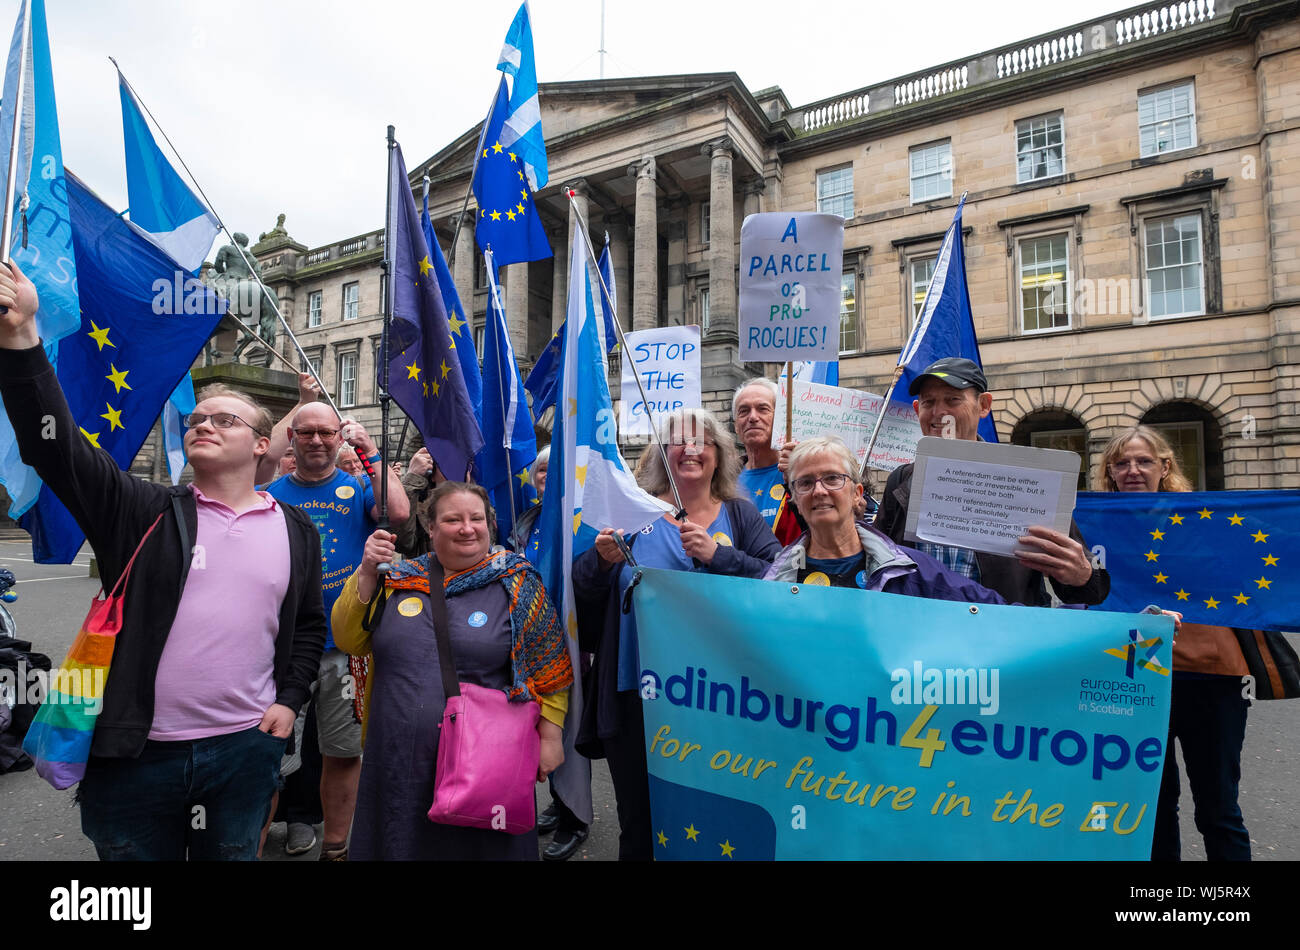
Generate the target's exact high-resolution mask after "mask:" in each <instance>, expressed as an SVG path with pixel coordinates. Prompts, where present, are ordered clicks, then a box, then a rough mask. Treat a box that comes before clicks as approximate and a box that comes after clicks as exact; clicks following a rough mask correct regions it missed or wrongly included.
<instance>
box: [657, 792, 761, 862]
mask: <svg viewBox="0 0 1300 950" xmlns="http://www.w3.org/2000/svg"><path fill="white" fill-rule="evenodd" d="M650 815H651V822H652V824H651V827H650V833H651V834H652V835H653V840H654V849H655V860H656V861H775V860H776V822H775V821H773V820H772V815H771V814H770V813H769V812H768V810H767V809H766V808H764V807H763V806H762V805H756V804H754V803H753V802H747V801H745V800H744V799H742V798H731V797H730V796H727V795H718V794H716V793H714V792H706V791H704V790H702V789H698V788H691V787H689V786H687V785H679V784H677V783H676V782H669V781H667V780H666V779H662V778H659V776H657V775H651V776H650Z"/></svg>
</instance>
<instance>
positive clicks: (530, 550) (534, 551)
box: [506, 445, 551, 564]
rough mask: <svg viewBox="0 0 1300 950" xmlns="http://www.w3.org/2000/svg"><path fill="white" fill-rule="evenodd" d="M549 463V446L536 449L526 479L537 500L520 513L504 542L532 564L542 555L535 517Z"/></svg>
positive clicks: (539, 512)
mask: <svg viewBox="0 0 1300 950" xmlns="http://www.w3.org/2000/svg"><path fill="white" fill-rule="evenodd" d="M550 465H551V447H550V446H549V445H544V446H542V447H541V448H540V449H538V451H537V458H535V459H533V464H532V466H531V467H530V468H529V469H528V479H529V481H531V482H532V483H533V490H534V491H535V492H537V502H536V503H535V504H533V505H532V506H530V507H529V508H528V510H527V511H523V512H521V513H520V515H519V519H518V520H517V521H516V522H515V527H514V530H512V531H511V532H510V540H509V542H508V543H507V544H506V547H508V548H509V549H510V550H512V551H514V552H515V553H516V554H522V555H523V556H524V557H526V558H528V560H530V561H532V562H533V563H534V564H538V563H540V562H541V557H542V532H541V530H540V527H539V525H538V520H537V517H538V515H540V514H541V513H542V492H544V491H546V470H547V469H548V468H549V467H550Z"/></svg>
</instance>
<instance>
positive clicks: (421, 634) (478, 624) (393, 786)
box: [332, 482, 573, 861]
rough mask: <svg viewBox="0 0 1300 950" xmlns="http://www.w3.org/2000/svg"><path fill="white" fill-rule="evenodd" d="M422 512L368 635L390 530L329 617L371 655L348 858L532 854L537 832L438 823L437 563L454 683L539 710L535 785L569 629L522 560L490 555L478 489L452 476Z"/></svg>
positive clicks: (550, 746)
mask: <svg viewBox="0 0 1300 950" xmlns="http://www.w3.org/2000/svg"><path fill="white" fill-rule="evenodd" d="M425 504H426V506H425V508H424V511H425V512H426V515H425V521H426V524H427V526H428V530H429V536H430V539H431V541H432V543H433V551H432V553H430V554H426V555H423V556H421V557H418V558H415V559H414V560H409V561H404V562H402V563H401V564H397V565H395V566H394V568H393V570H392V571H391V572H389V573H388V574H387V575H385V577H384V579H383V587H384V589H383V592H382V596H383V597H384V598H385V599H386V601H387V602H386V603H384V604H381V605H376V613H378V612H379V610H380V609H382V611H383V612H382V614H381V615H380V619H379V622H378V624H376V625H374V626H375V629H374V630H373V631H372V632H367V631H365V630H364V629H362V625H361V622H362V618H363V617H364V616H365V613H366V605H367V603H368V602H369V600H370V598H371V596H372V595H373V594H374V593H375V590H376V587H377V585H378V584H379V582H380V581H379V576H378V573H377V571H376V566H377V565H378V564H380V563H382V562H385V561H387V562H390V563H391V562H392V561H393V560H394V557H395V554H396V551H395V549H394V546H393V545H394V541H395V538H394V536H393V535H392V534H390V533H388V532H385V531H376V532H375V533H374V534H373V535H371V536H370V539H369V540H368V541H367V542H366V547H365V554H364V557H363V559H362V563H361V567H359V568H358V569H357V572H356V573H355V574H353V575H352V577H351V578H349V580H348V582H347V585H346V586H345V587H344V589H343V593H342V594H340V595H339V599H338V601H337V602H336V604H335V608H334V613H333V617H332V619H333V629H334V639H335V642H336V643H337V644H338V646H339V649H341V650H344V651H345V652H347V653H351V654H357V655H364V654H366V653H370V654H372V656H373V660H372V666H371V673H370V677H369V679H368V681H367V683H366V702H365V709H366V716H365V720H364V722H363V724H362V728H363V737H364V742H365V754H364V756H363V758H362V765H361V782H360V786H359V788H358V789H357V807H356V812H355V817H354V818H353V820H352V843H351V849H350V858H351V859H352V860H354V861H357V860H425V861H427V860H456V861H465V860H531V861H535V860H537V856H538V855H537V831H536V830H535V829H534V830H532V831H530V832H528V833H527V834H522V835H512V834H507V833H506V832H504V831H488V830H481V829H476V828H462V827H457V826H452V825H441V824H434V823H433V822H431V821H429V819H428V817H427V814H428V811H429V806H430V805H431V804H432V802H433V787H434V772H435V768H436V765H437V761H438V734H439V723H440V722H441V720H442V712H443V707H444V705H445V704H446V700H445V697H444V695H443V689H442V679H441V676H440V675H439V669H440V667H439V663H438V646H437V640H436V637H435V634H434V628H433V621H432V619H431V617H432V609H431V604H430V600H429V569H430V564H431V559H432V561H436V563H437V565H441V567H442V569H443V571H444V572H445V581H444V584H443V591H444V594H445V596H446V600H447V618H448V625H449V627H450V638H451V646H452V652H453V653H455V662H456V672H457V675H458V678H459V679H460V681H461V682H462V683H475V684H477V685H479V686H483V687H486V688H496V689H501V690H503V691H505V692H506V693H507V694H508V695H509V698H510V699H511V701H513V702H537V703H540V704H541V718H540V719H539V721H538V726H537V732H538V741H539V742H540V743H541V760H540V766H539V768H538V774H537V780H538V781H539V782H542V781H545V780H546V776H547V775H548V774H549V773H550V772H552V771H554V769H555V768H556V767H557V766H559V764H560V763H561V762H562V761H563V759H564V751H563V743H562V740H561V736H562V727H563V724H564V714H565V711H566V710H567V707H568V700H569V685H570V684H571V683H572V681H573V670H572V667H571V666H570V664H569V654H568V649H567V646H566V643H565V638H564V633H563V630H562V629H561V627H560V622H559V619H558V618H557V617H556V614H555V608H554V606H552V604H551V601H550V598H549V597H547V595H546V591H545V589H544V588H543V587H542V583H541V579H540V577H539V576H538V574H537V572H536V570H534V569H533V567H532V565H530V564H529V563H528V561H527V560H525V559H524V558H522V557H520V556H518V555H516V554H512V553H510V552H506V551H498V552H496V553H493V554H489V550H490V542H489V532H490V528H489V525H492V524H494V523H495V515H494V514H493V512H492V507H491V504H490V503H489V501H488V496H487V493H486V492H485V491H484V490H483V489H482V488H481V487H480V486H478V485H467V484H463V483H460V482H447V483H444V484H442V485H439V486H438V487H437V488H436V489H434V491H433V492H431V493H430V495H429V498H428V500H427V501H426V503H425Z"/></svg>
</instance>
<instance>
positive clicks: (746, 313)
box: [740, 212, 844, 363]
mask: <svg viewBox="0 0 1300 950" xmlns="http://www.w3.org/2000/svg"><path fill="white" fill-rule="evenodd" d="M843 271H844V219H843V218H841V217H840V216H839V215H835V214H815V213H799V214H788V213H783V212H769V213H766V214H751V215H750V216H749V217H747V218H745V221H744V223H743V224H742V225H741V226H740V358H741V359H742V360H744V361H750V360H754V361H760V360H766V361H769V362H781V363H784V362H787V361H791V360H833V359H838V357H839V348H840V302H841V290H840V281H841V278H842V275H843Z"/></svg>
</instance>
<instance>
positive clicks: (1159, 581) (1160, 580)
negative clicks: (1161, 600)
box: [1151, 574, 1169, 584]
mask: <svg viewBox="0 0 1300 950" xmlns="http://www.w3.org/2000/svg"><path fill="white" fill-rule="evenodd" d="M1151 576H1152V577H1154V578H1155V579H1156V583H1157V584H1163V583H1164V582H1165V581H1167V580H1169V575H1168V574H1152V575H1151Z"/></svg>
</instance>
